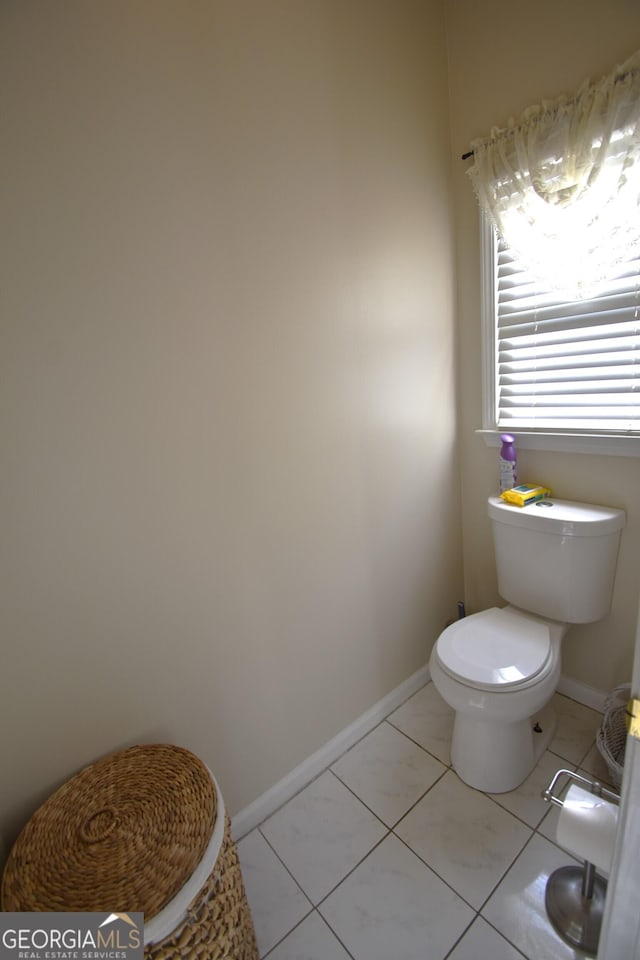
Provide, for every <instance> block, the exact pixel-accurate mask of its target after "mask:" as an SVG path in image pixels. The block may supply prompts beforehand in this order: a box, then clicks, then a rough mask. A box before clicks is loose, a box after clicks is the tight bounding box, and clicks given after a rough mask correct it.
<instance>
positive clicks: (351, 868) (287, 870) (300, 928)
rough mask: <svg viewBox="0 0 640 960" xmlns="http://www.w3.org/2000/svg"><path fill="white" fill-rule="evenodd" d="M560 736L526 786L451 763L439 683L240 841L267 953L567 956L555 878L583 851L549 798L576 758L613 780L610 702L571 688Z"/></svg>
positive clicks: (513, 959) (304, 957)
mask: <svg viewBox="0 0 640 960" xmlns="http://www.w3.org/2000/svg"><path fill="white" fill-rule="evenodd" d="M555 707H556V711H557V714H558V729H557V732H556V736H555V739H554V740H553V742H552V743H551V746H550V749H549V750H548V751H547V752H546V753H545V754H544V755H543V757H542V758H541V760H540V763H539V764H538V766H537V767H536V769H535V770H534V772H533V773H532V774H531V776H530V777H529V778H528V779H527V780H526V781H525V783H524V784H522V786H520V787H519V788H518V789H517V790H514V791H513V792H511V793H507V794H495V795H489V794H483V793H479V792H478V791H475V790H471V789H470V788H469V787H467V786H466V785H465V784H464V783H462V781H461V780H459V779H458V777H457V776H456V774H455V773H454V771H453V770H452V768H451V766H450V757H449V743H450V738H451V728H452V722H453V716H452V711H451V710H450V708H449V707H448V706H447V705H446V704H445V703H444V702H443V701H442V699H441V698H440V697H439V695H438V693H437V691H436V690H435V688H434V686H433V684H431V683H429V684H427V685H426V686H425V687H423V688H422V689H421V690H419V691H418V693H416V694H414V696H412V697H411V698H410V699H409V700H407V701H406V703H404V704H403V705H402V706H401V707H399V708H398V709H397V710H395V711H394V712H393V713H391V714H390V715H389V716H388V717H387V718H386V720H384V721H383V722H382V723H380V725H379V726H377V727H376V728H375V729H374V730H373V731H372V732H371V733H369V734H368V735H367V736H365V737H364V738H363V739H362V740H361V741H360V742H359V743H357V744H356V745H355V746H354V747H352V748H351V749H350V750H349V751H347V752H346V753H345V754H344V755H343V756H342V757H341V758H340V759H339V760H337V761H336V763H334V764H333V765H332V766H331V768H330V769H328V770H325V771H324V772H323V773H322V774H321V775H320V776H319V777H317V778H316V779H315V780H314V781H313V782H312V783H311V784H309V785H308V786H307V787H306V788H305V789H304V790H302V791H301V792H300V793H299V794H297V796H295V797H294V798H293V799H292V800H290V801H289V802H288V803H287V804H285V805H284V806H283V807H282V808H281V809H280V810H278V811H277V812H276V813H274V814H273V816H271V817H269V819H267V820H266V821H265V822H264V823H262V824H261V825H260V827H258V828H256V829H255V830H253V831H252V832H251V833H249V834H247V836H245V837H243V838H242V839H241V840H240V841H239V843H238V850H239V855H240V861H241V864H242V870H243V876H244V880H245V886H246V890H247V897H248V900H249V903H250V906H251V909H252V913H253V919H254V924H255V928H256V936H257V939H258V947H259V950H260V957H261V958H267V957H268V958H269V960H350V958H352V960H444V958H447V960H522V958H523V957H524V958H527V960H568V958H576V957H580V956H582V954H580V953H579V952H578V951H576V950H573V949H572V948H571V947H569V946H568V945H567V944H565V943H564V942H563V941H562V940H561V939H560V938H559V937H558V936H557V935H556V934H555V932H554V931H553V929H552V928H551V926H550V924H549V922H548V920H547V917H546V914H545V908H544V888H545V883H546V878H547V876H548V875H549V873H551V872H552V871H553V870H555V869H556V868H557V867H559V866H563V865H565V864H567V863H570V862H572V860H573V857H572V856H571V855H570V854H568V853H567V852H566V851H563V850H562V849H560V847H559V846H557V845H556V843H555V842H554V841H555V822H556V819H557V816H558V809H557V808H556V807H551V806H550V805H549V804H547V803H545V802H544V801H543V800H542V798H541V795H540V794H541V791H542V789H543V788H544V787H545V786H547V785H548V783H549V781H550V780H551V777H552V776H553V774H554V773H555V771H556V770H558V769H560V768H562V767H567V768H569V769H572V770H578V771H579V772H581V773H583V774H584V775H586V776H595V777H599V778H602V779H603V780H605V781H606V780H607V771H606V767H605V765H604V763H603V762H602V760H601V758H600V755H599V753H598V752H597V749H596V747H595V733H596V730H597V727H598V725H599V721H600V715H599V714H598V713H596V712H595V711H594V710H591V709H589V708H588V707H584V706H582V705H581V704H578V703H576V702H575V701H572V700H569V699H567V698H566V697H563V696H560V695H557V696H556V698H555Z"/></svg>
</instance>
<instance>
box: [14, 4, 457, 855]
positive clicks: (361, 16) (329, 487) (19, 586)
mask: <svg viewBox="0 0 640 960" xmlns="http://www.w3.org/2000/svg"><path fill="white" fill-rule="evenodd" d="M0 44H1V49H0V97H1V98H2V112H3V124H2V138H3V147H2V152H1V160H0V164H1V169H0V191H2V194H3V197H2V210H3V213H2V231H1V236H2V244H3V249H2V251H1V255H0V270H2V273H3V276H2V278H1V280H2V282H1V287H2V297H3V301H4V302H3V308H2V320H1V324H2V327H1V331H2V340H1V349H0V366H1V369H0V395H1V400H0V435H1V436H2V468H1V469H0V502H1V503H2V535H1V538H0V542H1V544H2V550H1V561H0V562H1V571H0V573H1V582H2V604H1V605H0V607H1V624H0V637H1V638H2V639H1V643H2V668H1V681H2V694H1V701H0V702H1V713H0V718H1V722H0V762H1V765H2V770H3V788H2V793H1V795H0V831H4V832H5V834H6V836H7V838H8V839H11V838H12V836H13V834H14V832H15V830H16V828H17V827H18V826H19V825H20V824H21V823H22V822H23V821H24V820H25V819H26V817H27V816H28V815H29V814H30V813H31V811H32V810H33V808H34V805H35V804H36V803H37V802H39V801H40V800H41V799H43V798H44V797H45V796H46V795H47V794H48V793H49V792H50V790H51V789H52V788H53V787H54V786H56V785H57V784H59V783H60V782H62V781H63V780H65V779H66V778H67V777H68V776H69V775H70V774H72V773H73V772H75V770H77V769H78V768H79V767H81V766H82V765H84V764H85V763H87V762H90V761H92V760H94V759H96V758H97V757H99V756H101V755H103V754H104V753H106V752H109V751H111V750H113V749H115V748H118V747H120V746H121V745H126V744H132V743H136V742H145V741H155V740H169V741H173V742H176V743H180V744H183V745H185V746H187V747H189V748H191V749H193V750H195V751H196V752H197V753H199V754H200V755H201V756H202V757H203V759H204V760H205V761H206V762H207V763H208V764H209V765H210V766H211V767H212V768H213V769H214V770H215V771H216V774H217V776H218V778H219V780H220V782H221V786H222V789H223V792H224V794H225V798H226V800H227V802H228V805H229V807H230V808H231V811H232V812H237V811H238V810H239V809H241V808H243V807H244V806H246V805H247V804H249V803H250V802H251V801H253V800H254V799H255V798H256V797H257V796H259V795H260V794H261V793H262V792H263V791H265V790H266V789H267V788H268V787H270V786H271V785H272V784H273V783H275V782H277V781H278V780H279V779H280V778H281V777H283V776H284V775H285V774H286V773H287V772H288V771H290V770H291V769H292V768H293V767H294V766H295V765H296V764H297V763H299V762H300V761H302V760H303V759H304V758H305V757H307V756H308V755H309V754H310V753H311V752H313V751H314V750H316V749H317V748H319V747H320V746H321V745H322V744H324V743H325V742H326V741H328V740H329V739H330V738H331V737H333V736H334V735H335V734H336V733H338V731H340V730H341V729H343V728H344V727H345V726H346V725H347V724H348V723H350V722H351V721H353V720H354V719H355V718H356V717H358V716H359V715H360V714H362V713H363V711H364V710H366V709H367V708H368V707H370V706H371V705H372V704H373V703H375V702H376V701H377V700H379V699H380V698H381V697H382V696H383V695H384V694H386V693H388V692H389V691H390V690H391V689H393V688H394V687H395V686H396V685H397V684H399V683H400V682H401V681H402V680H403V679H405V678H406V677H407V676H409V675H410V674H411V673H412V672H414V671H415V670H417V669H418V668H419V667H420V666H422V665H423V664H424V663H425V662H426V659H427V656H428V653H429V650H430V647H431V644H432V642H433V640H434V639H435V637H436V636H437V634H438V632H439V631H440V630H441V629H442V627H443V625H444V623H445V621H446V620H447V619H448V618H449V617H451V616H454V615H455V601H456V599H457V598H458V597H459V596H460V593H461V589H462V564H461V545H460V529H459V504H458V489H459V487H458V479H457V473H456V469H457V465H456V455H455V440H456V438H455V407H454V367H453V364H454V345H453V336H454V318H453V255H452V240H451V223H452V217H451V211H450V205H449V176H450V153H449V130H448V104H447V98H446V44H445V35H444V22H443V11H442V5H441V4H440V3H439V2H435V0H434V2H429V0H427V2H424V0H423V2H412V0H395V2H393V3H391V2H386V0H349V2H346V3H345V2H344V0H322V2H317V0H267V2H263V0H250V2H249V0H228V2H226V0H185V2H180V3H178V2H163V0H109V2H93V3H87V2H86V0H77V2H75V0H57V2H55V3H43V2H31V0H4V2H3V3H2V5H1V7H0ZM466 133H467V131H466V130H465V131H464V134H465V136H466ZM467 402H468V399H467ZM467 433H468V430H467ZM467 442H470V443H473V437H472V436H471V437H467ZM467 456H468V454H467Z"/></svg>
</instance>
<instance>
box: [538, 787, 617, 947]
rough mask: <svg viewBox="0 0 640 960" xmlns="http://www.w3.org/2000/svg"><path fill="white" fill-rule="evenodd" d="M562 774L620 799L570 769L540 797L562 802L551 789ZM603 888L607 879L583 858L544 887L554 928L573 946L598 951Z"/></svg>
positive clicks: (607, 796)
mask: <svg viewBox="0 0 640 960" xmlns="http://www.w3.org/2000/svg"><path fill="white" fill-rule="evenodd" d="M561 777H568V778H569V779H570V780H574V781H576V782H577V783H580V784H582V785H583V786H584V787H585V788H588V790H589V791H590V792H591V793H593V794H595V795H596V796H598V797H602V798H603V799H605V800H609V801H611V802H613V803H616V804H617V803H619V801H620V794H618V793H615V792H614V791H613V790H608V789H607V788H606V787H604V786H603V785H602V784H601V783H600V782H599V781H598V780H589V779H587V778H586V777H582V776H580V774H579V773H574V771H573V770H558V771H557V772H556V774H555V775H554V777H553V779H552V781H551V783H550V784H549V786H548V787H547V788H546V790H543V791H542V797H543V799H544V800H546V801H547V802H548V803H552V804H554V806H557V807H563V806H564V801H563V800H562V799H561V798H560V797H559V796H557V795H556V794H555V793H554V789H555V787H556V785H557V783H558V781H559V780H560V778H561ZM574 852H575V853H578V851H574ZM606 892H607V881H606V880H605V879H604V877H601V876H600V874H598V873H596V868H595V865H594V864H593V863H590V862H589V861H588V860H584V861H583V865H582V867H578V866H567V867H560V868H559V869H558V870H554V872H553V873H552V874H551V875H550V876H549V879H548V880H547V886H546V889H545V907H546V910H547V914H548V916H549V919H550V920H551V923H552V924H553V927H554V928H555V930H556V932H557V933H558V934H559V935H560V936H561V937H562V939H563V940H564V941H565V942H566V943H569V944H570V945H571V946H572V947H577V948H578V949H579V950H582V951H584V952H585V953H588V954H592V955H593V956H595V954H596V953H597V951H598V940H599V938H600V929H601V927H602V915H603V911H604V898H605V895H606Z"/></svg>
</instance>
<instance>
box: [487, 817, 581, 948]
mask: <svg viewBox="0 0 640 960" xmlns="http://www.w3.org/2000/svg"><path fill="white" fill-rule="evenodd" d="M571 862H572V860H571V859H570V858H568V857H567V854H566V853H563V851H562V850H559V849H558V847H556V846H554V844H552V843H549V841H548V840H545V839H544V838H543V837H540V836H537V835H536V836H534V837H533V839H532V840H531V842H530V843H529V844H528V845H527V847H526V848H525V850H524V851H523V852H522V853H521V854H520V856H519V857H518V859H517V860H516V862H515V863H514V865H513V866H512V867H511V869H510V870H509V872H508V873H507V875H506V876H505V878H504V880H503V881H502V883H501V884H500V886H499V887H498V888H497V890H496V891H495V893H494V894H493V896H492V897H491V899H490V900H489V901H488V903H487V904H485V906H484V908H483V910H482V916H483V917H485V918H486V919H487V920H488V921H489V923H491V924H492V925H493V926H494V927H495V928H496V929H497V930H499V931H500V933H501V934H502V935H503V936H504V937H506V938H507V940H509V941H510V942H511V943H513V944H514V946H516V947H517V948H518V949H519V950H521V951H522V953H524V954H525V956H526V957H530V958H535V960H577V958H580V960H583V957H584V954H582V953H579V952H578V951H576V950H574V949H573V947H570V946H569V945H568V944H567V943H565V942H564V940H562V939H561V938H560V937H559V936H558V934H557V933H556V932H555V930H554V929H553V927H552V926H551V921H550V920H549V918H548V917H547V912H546V909H545V905H544V895H545V888H546V884H547V878H548V877H549V874H551V873H553V871H554V870H556V869H557V868H558V867H564V866H567V865H568V864H570V863H571Z"/></svg>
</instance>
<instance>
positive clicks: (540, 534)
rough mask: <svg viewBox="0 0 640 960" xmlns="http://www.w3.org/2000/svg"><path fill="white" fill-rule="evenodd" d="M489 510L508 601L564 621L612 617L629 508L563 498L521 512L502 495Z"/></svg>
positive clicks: (500, 581)
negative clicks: (608, 615)
mask: <svg viewBox="0 0 640 960" xmlns="http://www.w3.org/2000/svg"><path fill="white" fill-rule="evenodd" d="M488 509H489V517H490V518H491V522H492V526H493V539H494V544H495V551H496V567H497V573H498V591H499V593H500V596H501V597H503V598H504V599H505V600H507V601H508V602H509V603H512V604H514V606H516V607H520V608H521V609H522V610H528V611H530V612H531V613H537V614H539V615H540V616H542V617H548V618H549V619H550V620H558V621H559V622H561V623H591V622H592V621H595V620H601V619H602V617H604V616H606V615H607V613H608V611H609V608H610V606H611V594H612V592H613V581H614V578H615V573H616V562H617V558H618V545H619V542H620V532H621V530H622V528H623V527H624V525H625V513H624V510H618V509H616V508H615V507H600V506H595V505H593V504H589V503H575V502H574V501H571V500H556V499H548V500H538V501H537V502H536V503H532V504H530V505H529V506H527V507H516V506H512V505H511V504H508V503H505V502H504V500H501V499H500V498H499V497H489V508H488Z"/></svg>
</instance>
